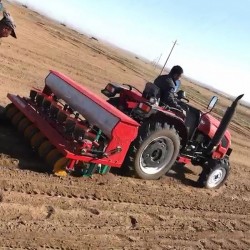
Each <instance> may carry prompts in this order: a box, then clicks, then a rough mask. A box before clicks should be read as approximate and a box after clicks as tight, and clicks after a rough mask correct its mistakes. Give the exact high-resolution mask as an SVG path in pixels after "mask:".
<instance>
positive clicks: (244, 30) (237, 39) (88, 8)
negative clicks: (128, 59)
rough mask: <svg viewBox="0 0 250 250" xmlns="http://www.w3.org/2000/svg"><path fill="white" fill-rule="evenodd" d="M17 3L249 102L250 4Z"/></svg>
mask: <svg viewBox="0 0 250 250" xmlns="http://www.w3.org/2000/svg"><path fill="white" fill-rule="evenodd" d="M15 1H16V2H19V3H21V4H26V5H27V6H28V7H30V8H32V9H34V10H36V11H38V12H40V13H41V14H44V15H47V16H49V17H51V18H53V19H55V20H57V21H59V22H63V23H65V24H66V25H68V26H70V27H72V28H74V29H77V30H78V31H80V32H83V33H86V34H89V35H93V36H96V37H97V38H99V39H103V40H106V41H108V42H111V43H113V44H114V45H116V46H118V47H121V48H123V49H126V50H129V51H131V52H133V53H136V54H137V55H140V56H143V57H145V58H147V59H149V60H150V61H154V60H157V58H159V57H160V55H161V54H162V57H161V60H160V64H162V65H163V64H164V62H165V60H166V58H167V56H168V53H169V52H170V49H171V47H172V45H173V41H175V40H177V41H178V45H177V46H175V48H174V50H173V53H172V55H171V57H170V59H169V61H168V64H167V67H168V68H171V67H172V66H174V65H181V66H182V67H183V69H184V74H185V75H186V76H188V77H191V78H193V79H195V80H197V81H200V82H202V83H205V84H207V85H210V86H212V87H214V88H217V89H219V90H222V91H224V92H226V93H228V94H230V95H233V96H237V95H239V94H242V93H245V97H244V100H246V101H248V102H250V18H249V16H250V0H241V1H228V0H206V1H205V0H203V1H202V0H189V1H187V0H175V1H172V0H119V1H118V0H71V1H66V0H43V1H41V0H15ZM15 21H16V23H17V25H18V20H15ZM135 84H136V83H135Z"/></svg>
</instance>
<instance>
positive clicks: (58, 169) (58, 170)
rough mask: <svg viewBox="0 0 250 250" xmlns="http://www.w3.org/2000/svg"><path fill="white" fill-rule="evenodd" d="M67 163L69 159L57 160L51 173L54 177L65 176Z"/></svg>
mask: <svg viewBox="0 0 250 250" xmlns="http://www.w3.org/2000/svg"><path fill="white" fill-rule="evenodd" d="M68 163H69V159H67V158H65V157H62V158H60V159H59V160H57V161H56V162H55V164H54V167H53V172H54V174H55V175H56V176H60V177H65V176H67V172H66V167H67V165H68Z"/></svg>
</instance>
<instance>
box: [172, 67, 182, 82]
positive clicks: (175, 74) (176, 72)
mask: <svg viewBox="0 0 250 250" xmlns="http://www.w3.org/2000/svg"><path fill="white" fill-rule="evenodd" d="M169 74H170V75H171V77H172V78H173V79H174V80H175V81H177V80H179V79H180V77H181V75H182V74H183V69H182V67H181V66H179V65H176V66H174V67H173V68H172V69H171V70H170V72H169Z"/></svg>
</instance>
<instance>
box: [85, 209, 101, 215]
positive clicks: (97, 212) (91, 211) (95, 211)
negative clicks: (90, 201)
mask: <svg viewBox="0 0 250 250" xmlns="http://www.w3.org/2000/svg"><path fill="white" fill-rule="evenodd" d="M88 210H89V212H90V213H92V214H94V215H99V214H100V211H98V210H97V209H95V208H90V209H88Z"/></svg>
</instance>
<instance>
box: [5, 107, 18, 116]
mask: <svg viewBox="0 0 250 250" xmlns="http://www.w3.org/2000/svg"><path fill="white" fill-rule="evenodd" d="M17 112H18V109H17V108H16V107H15V106H12V107H9V108H6V117H7V118H9V119H11V118H12V117H13V116H14V115H15V114H16V113H17Z"/></svg>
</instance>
